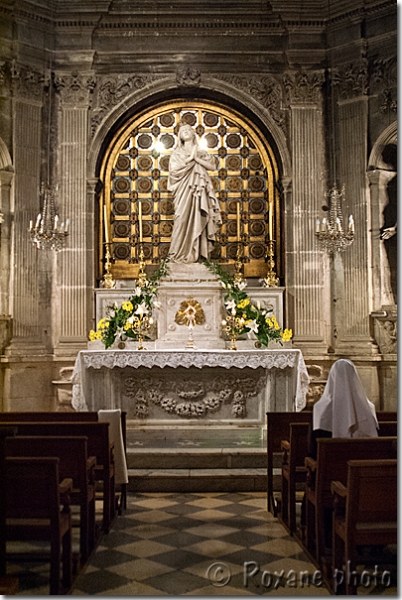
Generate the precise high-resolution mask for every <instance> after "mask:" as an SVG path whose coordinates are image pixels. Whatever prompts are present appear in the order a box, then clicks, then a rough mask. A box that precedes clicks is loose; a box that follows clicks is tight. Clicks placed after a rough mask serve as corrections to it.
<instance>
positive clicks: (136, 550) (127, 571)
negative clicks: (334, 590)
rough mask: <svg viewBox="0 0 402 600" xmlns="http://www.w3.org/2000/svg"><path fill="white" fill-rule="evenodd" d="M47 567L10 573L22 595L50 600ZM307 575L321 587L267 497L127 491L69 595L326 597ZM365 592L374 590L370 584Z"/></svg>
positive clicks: (15, 568) (391, 590)
mask: <svg viewBox="0 0 402 600" xmlns="http://www.w3.org/2000/svg"><path fill="white" fill-rule="evenodd" d="M46 568H47V567H46V565H40V566H38V565H36V566H35V565H32V564H31V565H26V566H25V567H24V568H23V569H24V570H23V571H21V570H20V571H19V569H21V567H18V566H17V565H14V566H11V569H9V571H8V572H9V574H15V575H17V576H19V577H20V594H25V595H34V594H35V595H37V594H41V595H47V594H48V593H49V591H48V580H47V579H46V578H45V576H46ZM264 572H265V573H264ZM306 572H307V573H308V574H309V575H310V578H312V577H313V576H314V574H316V575H315V576H316V580H315V583H317V584H319V583H320V578H319V576H318V575H317V571H316V568H315V566H314V565H313V564H312V563H311V562H310V561H309V559H308V557H307V556H306V554H305V553H304V552H303V551H302V549H301V547H300V546H299V544H298V543H297V542H296V541H295V540H294V539H293V538H291V537H290V536H288V534H287V533H286V531H285V529H284V528H283V527H282V525H281V524H280V523H279V522H278V520H277V519H275V518H274V517H273V516H272V515H271V514H270V513H268V512H267V509H266V494H265V493H208V494H195V493H191V494H178V493H172V494H150V493H141V494H129V495H128V499H127V511H126V512H125V514H124V515H122V516H119V517H117V519H116V520H115V522H114V524H113V527H112V529H111V531H110V533H109V534H107V535H104V536H103V537H102V539H101V540H100V543H99V545H98V546H97V548H96V551H95V552H94V554H93V556H92V557H91V559H90V561H89V563H88V564H87V566H86V567H85V569H84V570H83V571H81V573H80V574H79V575H78V577H77V578H76V580H75V583H74V587H73V590H72V592H71V593H72V594H73V595H79V596H85V595H105V596H161V595H177V596H182V595H190V596H191V595H193V596H220V595H226V596H246V595H283V596H288V595H294V596H300V595H303V594H304V595H307V596H312V595H329V592H328V590H327V589H326V588H325V586H324V585H314V583H310V585H309V586H308V587H306V583H305V582H304V586H303V587H301V583H300V578H301V577H303V574H304V577H305V576H306ZM364 591H365V593H376V590H375V589H373V586H371V588H370V590H368V589H367V590H364ZM379 593H384V590H383V592H379ZM385 593H388V594H396V588H388V589H387V590H385Z"/></svg>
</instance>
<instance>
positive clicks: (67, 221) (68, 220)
mask: <svg viewBox="0 0 402 600" xmlns="http://www.w3.org/2000/svg"><path fill="white" fill-rule="evenodd" d="M69 225H70V219H66V229H65V232H66V233H67V231H68V226H69Z"/></svg>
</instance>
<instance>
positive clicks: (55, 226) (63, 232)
mask: <svg viewBox="0 0 402 600" xmlns="http://www.w3.org/2000/svg"><path fill="white" fill-rule="evenodd" d="M55 195H56V192H55V191H54V190H53V189H52V188H51V187H50V186H49V185H47V186H46V187H45V186H44V184H43V183H42V187H41V198H42V212H41V213H39V214H38V216H37V218H36V223H35V226H34V225H33V221H30V222H29V233H30V236H31V242H32V243H33V244H34V245H35V246H36V247H37V248H39V249H41V250H55V251H56V252H57V251H58V250H61V249H62V248H63V246H64V243H65V241H66V238H67V236H68V226H69V223H70V220H69V219H66V222H65V223H64V221H63V222H62V223H60V225H59V216H58V215H57V214H56V207H55V203H54V197H55Z"/></svg>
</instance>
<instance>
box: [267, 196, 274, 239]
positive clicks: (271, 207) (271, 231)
mask: <svg viewBox="0 0 402 600" xmlns="http://www.w3.org/2000/svg"><path fill="white" fill-rule="evenodd" d="M268 231H269V241H270V242H272V240H273V239H274V203H273V202H270V203H269V214H268Z"/></svg>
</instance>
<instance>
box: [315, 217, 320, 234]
mask: <svg viewBox="0 0 402 600" xmlns="http://www.w3.org/2000/svg"><path fill="white" fill-rule="evenodd" d="M315 232H316V233H320V219H317V220H316V222H315Z"/></svg>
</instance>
